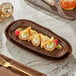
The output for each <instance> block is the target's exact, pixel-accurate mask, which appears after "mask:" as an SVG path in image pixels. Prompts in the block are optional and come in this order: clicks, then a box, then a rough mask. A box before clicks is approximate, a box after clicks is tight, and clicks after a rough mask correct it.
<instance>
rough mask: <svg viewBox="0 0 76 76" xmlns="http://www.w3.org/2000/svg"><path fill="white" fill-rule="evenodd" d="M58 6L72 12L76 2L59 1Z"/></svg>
mask: <svg viewBox="0 0 76 76" xmlns="http://www.w3.org/2000/svg"><path fill="white" fill-rule="evenodd" d="M60 5H61V7H62V8H63V9H65V10H73V9H74V8H76V0H61V1H60Z"/></svg>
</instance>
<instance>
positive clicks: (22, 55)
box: [6, 40, 76, 76]
mask: <svg viewBox="0 0 76 76" xmlns="http://www.w3.org/2000/svg"><path fill="white" fill-rule="evenodd" d="M6 48H7V49H8V52H9V53H10V55H11V56H12V57H13V58H14V59H15V60H17V61H18V62H21V63H23V64H25V65H27V66H30V67H32V68H34V69H36V70H38V71H41V72H43V73H45V74H47V75H52V76H55V74H57V75H56V76H71V74H73V72H74V71H75V70H76V58H75V57H74V56H73V55H70V56H69V57H67V58H66V59H64V60H61V61H52V60H48V59H45V58H43V57H40V56H38V55H36V54H34V53H32V52H30V51H27V50H24V49H21V48H19V47H18V46H16V45H14V44H12V43H11V42H10V41H8V40H7V41H6ZM45 68H46V69H45ZM69 74H70V75H69Z"/></svg>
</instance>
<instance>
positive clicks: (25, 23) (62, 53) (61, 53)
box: [5, 19, 72, 59]
mask: <svg viewBox="0 0 76 76" xmlns="http://www.w3.org/2000/svg"><path fill="white" fill-rule="evenodd" d="M29 26H30V27H32V29H34V30H36V31H37V32H40V33H42V34H44V35H47V36H49V37H51V36H54V37H55V38H56V39H58V40H59V44H61V46H62V49H61V50H57V49H55V50H54V51H52V52H47V51H45V50H44V49H41V48H40V47H35V46H33V45H32V43H31V42H28V41H22V40H20V39H19V38H18V37H16V36H15V34H14V31H15V30H16V29H17V28H18V27H21V28H26V27H29ZM5 35H6V37H7V39H9V40H10V41H12V42H13V43H14V44H17V45H18V46H19V47H21V48H24V49H25V50H26V49H28V51H31V52H33V51H34V52H36V53H39V54H41V55H44V56H46V57H48V58H50V59H62V58H65V57H66V56H68V55H69V54H70V53H71V52H72V48H71V45H70V44H69V42H67V41H66V40H65V39H63V38H62V37H60V36H58V35H57V34H55V33H54V32H52V31H51V30H49V29H47V28H45V27H42V26H41V25H39V24H37V23H35V22H32V21H30V20H24V19H22V20H17V21H14V22H12V23H11V24H10V25H9V26H8V27H7V28H6V30H5Z"/></svg>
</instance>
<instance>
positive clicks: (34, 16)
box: [0, 0, 76, 76]
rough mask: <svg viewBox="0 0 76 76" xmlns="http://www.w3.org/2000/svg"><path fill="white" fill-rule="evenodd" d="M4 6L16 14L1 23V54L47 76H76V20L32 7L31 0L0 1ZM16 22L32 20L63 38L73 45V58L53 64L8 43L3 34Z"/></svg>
mask: <svg viewBox="0 0 76 76" xmlns="http://www.w3.org/2000/svg"><path fill="white" fill-rule="evenodd" d="M3 2H11V3H12V4H13V6H14V14H13V16H12V17H10V18H8V19H5V20H4V21H3V22H1V23H0V53H1V54H3V55H5V56H8V57H10V58H12V59H15V60H16V61H18V62H21V63H22V64H24V65H27V66H30V67H31V68H34V69H36V70H38V71H40V72H42V73H45V74H47V76H76V20H75V21H70V20H66V19H63V18H60V17H59V16H56V15H54V14H51V13H48V12H46V11H44V10H42V9H40V8H38V7H36V6H34V5H32V4H30V3H29V2H28V0H0V3H3ZM17 19H29V20H32V21H34V22H36V23H38V24H41V25H42V26H44V27H47V28H49V29H51V30H52V31H53V32H55V33H57V34H58V35H60V36H62V37H63V38H65V39H66V40H68V41H69V42H70V43H71V45H72V50H73V52H72V55H70V56H69V57H68V58H66V59H65V60H62V61H51V60H48V59H45V58H42V57H40V56H38V55H35V54H33V53H31V52H29V51H24V50H23V49H21V48H19V47H18V46H16V45H14V44H12V43H11V42H10V41H8V40H7V39H6V37H5V35H4V31H5V28H6V27H7V26H8V24H10V23H11V22H12V21H14V20H17Z"/></svg>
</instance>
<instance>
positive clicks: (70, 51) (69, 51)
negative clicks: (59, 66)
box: [5, 19, 72, 59]
mask: <svg viewBox="0 0 76 76" xmlns="http://www.w3.org/2000/svg"><path fill="white" fill-rule="evenodd" d="M23 20H24V21H29V22H32V23H34V24H36V25H39V26H40V27H42V28H44V29H46V30H49V31H50V32H52V33H53V34H54V35H56V36H57V37H58V38H60V39H61V40H63V41H64V42H66V43H67V45H68V46H69V48H70V50H68V51H67V52H66V53H68V54H71V53H72V47H71V44H70V43H69V42H68V41H67V40H66V39H64V38H62V37H61V36H59V35H57V34H56V33H54V32H53V31H51V30H50V29H48V28H46V27H44V26H41V25H40V24H37V23H35V22H34V21H31V20H27V19H19V20H15V21H13V22H12V23H10V24H9V25H8V26H7V28H6V29H5V36H6V37H7V39H8V40H10V41H11V42H13V43H14V44H16V43H15V42H16V41H15V40H14V39H12V38H9V37H10V36H9V34H8V36H7V33H6V31H7V29H9V28H10V27H11V26H12V24H14V23H15V22H17V21H23ZM17 43H18V42H17ZM16 45H17V46H19V45H18V44H16ZM20 45H21V44H20ZM19 47H20V46H19ZM21 48H22V47H21ZM26 48H27V47H26ZM45 56H46V55H45ZM58 58H61V57H58ZM55 59H56V58H55Z"/></svg>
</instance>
